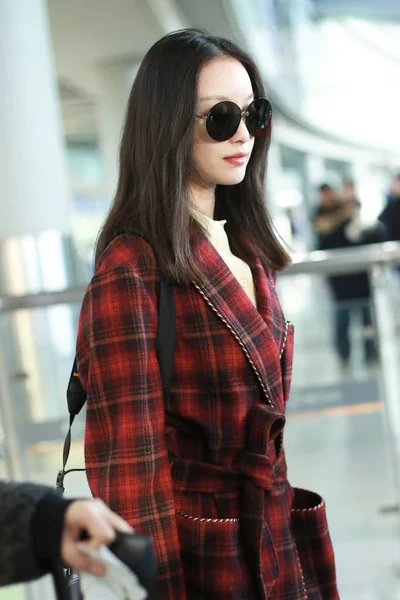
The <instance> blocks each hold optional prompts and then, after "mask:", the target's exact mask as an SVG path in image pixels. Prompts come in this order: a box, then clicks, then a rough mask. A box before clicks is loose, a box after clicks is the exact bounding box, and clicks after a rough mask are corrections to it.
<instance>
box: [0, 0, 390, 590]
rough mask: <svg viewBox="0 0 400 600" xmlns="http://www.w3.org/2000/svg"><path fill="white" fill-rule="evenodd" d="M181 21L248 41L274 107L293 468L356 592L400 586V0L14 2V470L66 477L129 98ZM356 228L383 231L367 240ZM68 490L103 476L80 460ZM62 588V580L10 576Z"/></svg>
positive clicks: (6, 31)
mask: <svg viewBox="0 0 400 600" xmlns="http://www.w3.org/2000/svg"><path fill="white" fill-rule="evenodd" d="M184 27H200V28H204V29H207V30H209V31H211V32H213V33H217V34H220V35H223V36H227V37H230V38H232V39H234V40H235V41H237V42H239V43H240V44H241V45H243V47H244V48H245V49H246V50H247V51H249V52H250V53H251V54H252V55H253V57H254V58H255V60H256V62H257V63H258V65H259V66H260V68H261V71H262V75H263V77H264V81H265V85H266V88H267V90H268V97H269V98H270V99H271V102H272V105H273V135H272V143H271V147H270V153H269V160H268V172H267V190H266V198H267V202H268V204H269V207H270V210H271V213H272V215H273V219H274V223H275V226H276V228H277V230H278V231H279V233H280V235H281V236H282V238H283V239H284V241H285V242H286V244H287V247H288V249H289V251H290V254H291V256H292V259H293V264H292V266H291V267H290V268H288V269H287V271H286V272H284V273H283V274H282V275H281V276H279V278H278V284H277V285H278V291H279V293H280V296H281V300H282V303H283V307H284V311H285V314H286V317H287V318H288V319H289V320H290V321H291V322H292V323H293V324H294V326H295V329H296V345H295V360H294V371H293V383H292V392H291V398H290V401H289V402H288V418H287V425H286V431H285V445H286V452H287V460H288V467H289V479H290V481H291V483H292V484H295V485H298V486H300V487H306V488H309V489H317V490H318V491H319V492H320V493H321V495H323V497H324V498H325V499H326V502H327V510H328V519H329V523H330V528H331V533H332V539H333V543H334V548H335V553H336V563H337V575H338V582H339V591H340V595H341V598H342V599H343V600H396V599H400V509H399V506H400V392H399V390H400V277H399V268H398V265H399V264H400V244H399V240H400V238H397V240H396V239H395V236H392V237H390V236H389V237H388V236H387V235H384V234H383V233H382V236H381V237H379V236H380V235H381V232H382V231H383V230H382V227H384V224H383V220H382V218H381V219H380V217H382V214H384V211H385V210H386V213H387V209H388V207H389V208H390V207H391V206H392V205H394V204H395V203H396V202H400V178H399V177H400V116H399V114H400V113H399V107H400V45H399V40H400V3H399V1H398V0H381V1H380V2H376V0H85V1H81V0H68V1H65V0H47V1H46V0H0V90H1V93H0V125H1V127H0V182H1V183H0V186H1V192H0V419H1V420H0V476H1V477H8V478H16V479H25V480H26V479H28V480H31V481H36V482H42V483H47V484H49V485H54V484H55V479H56V475H57V471H58V469H59V468H60V467H61V464H62V461H61V456H62V445H63V439H64V436H65V433H66V431H67V429H68V414H67V408H66V400H65V388H66V384H67V381H68V378H69V374H70V369H71V365H72V361H73V357H74V350H75V335H76V325H77V317H78V314H79V309H80V303H81V300H82V296H83V293H84V288H85V285H86V284H87V282H88V281H89V279H90V277H91V274H92V270H93V267H92V250H93V245H94V242H95V239H96V236H97V233H98V230H99V228H100V226H101V224H102V221H103V220H104V217H105V215H106V213H107V210H108V208H109V205H110V201H111V198H112V195H113V191H114V189H115V183H116V176H117V154H118V144H119V138H120V132H121V125H122V120H123V115H124V110H125V104H126V101H127V96H128V94H129V89H130V87H131V85H132V82H133V80H134V77H135V73H136V71H137V68H138V65H139V64H140V61H141V59H142V57H143V56H144V54H145V52H146V50H147V49H148V48H149V47H150V45H151V44H152V43H153V42H154V41H156V40H157V39H158V38H159V37H161V36H162V35H164V34H166V33H167V32H170V31H173V30H177V29H181V28H184ZM346 182H347V187H346ZM349 182H352V185H350V184H349ZM322 184H326V185H325V186H323V187H322V188H321V185H322ZM349 187H350V188H352V189H353V191H354V198H355V203H356V207H357V211H356V213H357V219H356V220H357V223H354V227H352V228H351V230H352V231H351V232H350V233H349V236H350V237H351V236H352V237H351V239H352V242H354V243H351V244H349V245H348V247H346V248H340V249H337V248H334V249H331V248H324V249H321V247H319V246H318V228H317V226H316V223H317V222H318V207H319V205H320V203H321V202H322V201H323V197H324V195H325V194H327V193H328V194H333V195H334V196H335V198H337V199H340V201H342V200H343V202H346V189H347V191H348V188H349ZM397 218H398V219H399V220H400V212H399V211H398V212H397ZM379 219H380V220H379ZM356 225H357V226H356ZM381 226H382V227H381ZM357 227H358V230H357V231H358V232H360V231H362V232H375V233H377V232H378V233H379V235H378V233H377V235H376V236H375V237H374V236H372V237H371V238H370V241H371V242H373V243H372V244H369V243H364V244H361V243H357V240H359V239H360V237H357V232H355V230H356V229H357ZM349 231H350V230H349ZM397 231H399V227H398V228H397ZM350 234H351V235H350ZM363 239H364V238H363ZM360 271H362V272H363V273H364V275H365V277H368V278H369V283H370V291H369V294H368V295H364V296H357V295H356V296H355V297H352V298H339V301H338V299H337V296H336V295H335V286H332V277H338V276H345V277H347V278H350V279H351V278H353V277H355V276H356V275H355V274H356V273H359V272H360ZM350 279H348V281H349V280H350ZM336 291H337V290H336ZM338 328H339V334H338ZM340 328H341V329H340ZM340 331H341V332H342V338H340V339H339V340H338V339H337V338H338V335H339V337H340ZM335 336H336V337H335ZM343 336H344V337H345V338H346V340H345V346H346V344H347V347H345V348H343ZM84 420H85V418H84V414H81V415H79V417H78V419H77V422H76V424H75V425H74V432H73V442H72V450H71V458H70V463H69V466H70V467H76V468H79V467H82V466H83V433H84ZM66 488H67V491H66V493H67V494H68V495H71V496H72V495H77V494H78V495H87V494H89V493H90V492H89V489H88V486H87V483H86V479H85V475H84V473H81V472H78V473H72V474H71V475H69V476H68V477H67V479H66ZM51 598H52V591H51V587H50V585H49V581H48V579H44V580H43V581H40V582H38V583H34V584H30V585H26V586H15V587H11V588H5V589H3V590H1V591H0V600H23V599H24V600H25V599H26V600H39V599H40V600H43V599H49V600H50V599H51Z"/></svg>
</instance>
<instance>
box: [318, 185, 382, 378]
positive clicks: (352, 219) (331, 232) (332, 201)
mask: <svg viewBox="0 0 400 600" xmlns="http://www.w3.org/2000/svg"><path fill="white" fill-rule="evenodd" d="M319 194H320V203H319V206H318V208H317V210H316V213H315V216H314V219H313V227H314V230H315V232H316V234H317V239H318V249H319V250H333V249H336V248H350V247H354V246H358V245H361V244H366V243H373V242H374V241H380V238H379V233H378V230H377V229H376V228H375V227H374V228H371V229H369V230H366V229H364V228H363V226H362V221H361V216H360V211H361V203H360V201H359V199H358V198H357V194H356V190H355V186H354V183H353V182H352V181H350V180H347V181H345V182H344V184H343V190H342V194H341V195H340V196H339V195H338V194H335V192H334V190H333V189H332V187H331V186H330V185H328V184H326V183H324V184H322V185H321V186H320V188H319ZM328 284H329V287H330V289H331V292H332V296H333V300H334V307H335V316H334V343H335V348H336V351H337V354H338V356H339V358H340V360H341V363H342V366H343V367H344V368H345V369H347V368H348V366H349V361H350V354H351V342H350V339H351V338H350V323H351V317H352V314H353V313H355V314H357V313H358V314H359V315H360V316H361V321H362V325H363V338H364V360H365V362H366V363H367V364H371V363H375V361H376V359H377V350H376V343H375V339H374V338H375V335H374V329H373V327H372V306H371V286H370V281H369V276H368V273H367V272H360V273H353V274H350V275H332V276H330V277H328Z"/></svg>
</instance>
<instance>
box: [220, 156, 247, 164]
mask: <svg viewBox="0 0 400 600" xmlns="http://www.w3.org/2000/svg"><path fill="white" fill-rule="evenodd" d="M247 156H248V155H247V154H234V155H233V156H225V158H224V160H225V161H226V162H228V163H230V164H231V165H235V166H236V167H241V166H242V165H244V164H246V160H247Z"/></svg>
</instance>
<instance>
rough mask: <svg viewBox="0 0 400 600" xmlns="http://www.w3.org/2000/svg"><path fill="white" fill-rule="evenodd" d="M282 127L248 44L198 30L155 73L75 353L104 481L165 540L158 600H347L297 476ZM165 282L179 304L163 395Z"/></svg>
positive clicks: (141, 527)
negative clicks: (160, 331)
mask: <svg viewBox="0 0 400 600" xmlns="http://www.w3.org/2000/svg"><path fill="white" fill-rule="evenodd" d="M270 128H271V105H270V103H269V101H268V100H267V99H266V97H265V90H264V87H263V83H262V78H261V76H260V73H259V71H258V69H257V67H256V65H255V64H254V62H253V60H252V59H251V58H250V57H249V56H248V55H247V54H246V53H245V52H243V51H242V50H241V49H240V48H239V47H238V46H236V45H235V44H234V43H232V42H230V41H228V40H226V39H223V38H219V37H215V36H211V35H209V34H207V33H205V32H201V31H197V30H184V31H180V32H176V33H173V34H170V35H168V36H166V37H164V38H162V39H161V40H159V41H158V42H157V43H156V44H155V45H154V46H153V47H152V48H151V49H150V50H149V52H148V53H147V54H146V56H145V58H144V60H143V62H142V63H141V66H140V68H139V71H138V73H137V75H136V79H135V81H134V84H133V87H132V91H131V94H130V99H129V102H128V108H127V112H126V118H125V125H124V130H123V135H122V142H121V148H120V173H119V183H118V188H117V193H116V196H115V199H114V203H113V206H112V208H111V210H110V213H109V216H108V218H107V220H106V222H105V224H104V227H103V229H102V232H101V234H100V237H99V241H98V245H97V251H96V273H95V276H94V278H93V279H92V281H91V283H90V285H89V287H88V290H87V293H86V295H85V298H84V301H83V306H82V311H81V315H80V321H79V330H78V343H77V358H78V371H79V377H80V380H81V382H82V385H83V387H84V388H85V389H86V391H87V417H86V433H85V457H86V468H87V476H88V481H89V485H90V487H91V490H92V492H93V493H94V494H95V495H96V496H99V497H101V498H103V499H104V500H105V502H107V504H109V505H110V507H111V508H112V509H113V510H115V511H116V512H118V514H121V515H122V516H123V517H124V518H125V519H126V520H127V521H128V522H129V523H130V524H131V525H132V526H133V527H134V528H135V529H136V530H137V531H139V532H141V533H144V534H148V535H149V534H150V535H151V536H152V537H153V539H154V548H155V552H156V557H157V565H158V572H157V588H158V598H159V599H160V600H196V599H198V600H200V599H207V600H238V599H239V598H246V599H247V600H250V598H251V599H256V598H257V599H258V600H266V599H267V598H268V599H270V600H274V599H282V598H292V600H303V599H304V598H306V597H309V598H311V597H312V598H313V600H323V599H328V598H329V599H330V600H336V599H338V598H339V595H338V592H337V587H336V575H335V566H334V557H333V549H332V544H331V540H330V536H329V533H328V527H327V522H326V514H325V503H324V502H323V500H322V499H321V497H320V496H318V495H317V494H314V493H312V492H308V491H304V490H298V489H296V488H293V487H291V485H290V484H289V482H288V480H287V476H286V463H285V453H284V448H283V444H282V433H283V428H284V424H285V418H284V411H285V405H286V401H287V400H288V398H289V389H290V379H291V368H292V367H291V366H292V355H293V327H292V325H291V324H289V323H288V322H287V321H286V319H285V317H284V315H283V313H282V309H281V306H280V303H279V300H278V297H277V294H276V291H275V286H274V281H275V273H276V272H277V271H279V270H281V269H283V268H284V267H285V266H286V265H287V264H288V262H289V257H288V255H287V253H286V251H285V249H284V248H283V247H282V245H281V243H280V241H279V239H278V238H277V236H276V234H275V231H274V228H273V225H272V222H271V219H270V216H269V213H268V211H267V207H266V203H265V197H264V190H265V184H264V177H265V170H266V158H267V150H268V146H269V140H270ZM160 274H162V275H163V276H164V277H165V278H166V279H167V280H169V282H170V283H171V285H173V292H174V300H175V309H176V344H175V354H174V372H173V377H172V382H171V388H170V389H171V391H170V393H169V394H167V395H166V396H165V397H163V395H164V394H163V388H162V380H161V376H160V369H159V365H158V361H157V355H156V348H155V341H156V335H157V323H158V296H157V290H158V288H159V282H160Z"/></svg>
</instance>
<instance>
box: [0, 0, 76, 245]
mask: <svg viewBox="0 0 400 600" xmlns="http://www.w3.org/2000/svg"><path fill="white" fill-rule="evenodd" d="M0 90H1V93H0V132H1V133H0V239H2V238H5V237H8V236H12V235H14V236H21V235H24V234H27V233H29V234H35V235H36V234H38V233H40V232H43V231H45V230H58V231H62V232H65V231H66V230H67V228H68V219H67V215H68V209H69V201H70V197H69V190H68V184H67V176H66V171H65V164H64V152H63V141H62V134H61V127H60V115H59V109H58V99H57V86H56V79H55V76H54V68H53V62H52V53H51V44H50V36H49V27H48V22H47V14H46V5H45V2H44V0H29V1H28V2H27V1H26V0H0Z"/></svg>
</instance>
